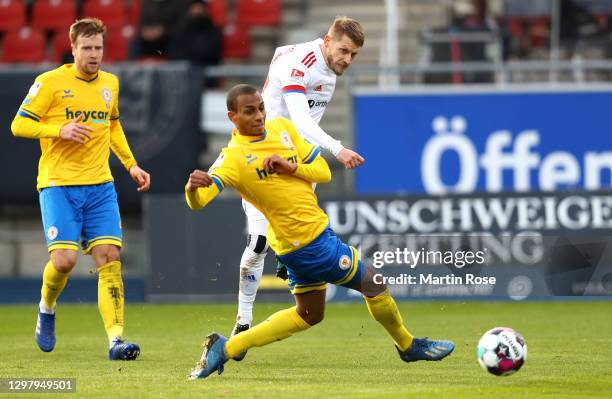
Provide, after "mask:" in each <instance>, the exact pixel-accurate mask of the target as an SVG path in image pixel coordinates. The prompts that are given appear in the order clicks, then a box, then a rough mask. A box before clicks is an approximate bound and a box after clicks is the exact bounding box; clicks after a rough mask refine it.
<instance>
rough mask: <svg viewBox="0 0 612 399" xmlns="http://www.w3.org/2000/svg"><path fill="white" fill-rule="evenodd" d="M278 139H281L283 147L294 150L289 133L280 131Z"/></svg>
mask: <svg viewBox="0 0 612 399" xmlns="http://www.w3.org/2000/svg"><path fill="white" fill-rule="evenodd" d="M280 139H281V143H283V145H284V146H285V147H287V148H289V149H290V150H295V146H294V145H293V141H292V140H291V137H290V136H289V133H287V132H282V133H281V134H280Z"/></svg>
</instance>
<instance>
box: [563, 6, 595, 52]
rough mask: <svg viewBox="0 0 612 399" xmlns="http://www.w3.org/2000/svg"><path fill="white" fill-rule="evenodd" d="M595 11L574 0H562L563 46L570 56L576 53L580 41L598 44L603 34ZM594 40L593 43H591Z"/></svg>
mask: <svg viewBox="0 0 612 399" xmlns="http://www.w3.org/2000/svg"><path fill="white" fill-rule="evenodd" d="M603 33H604V32H603V30H602V29H600V26H599V22H598V21H597V18H596V17H595V15H594V13H593V12H592V11H591V10H590V9H589V8H588V7H586V6H585V5H581V4H578V3H577V2H576V1H574V0H561V26H560V35H561V46H562V47H564V48H565V50H566V51H567V54H568V56H569V57H571V56H572V55H573V54H574V51H575V50H576V46H577V44H578V43H579V42H582V43H581V44H582V45H587V46H588V45H589V44H591V45H598V44H601V43H598V39H600V38H601V36H602V35H603ZM589 42H592V43H589Z"/></svg>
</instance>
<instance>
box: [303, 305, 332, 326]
mask: <svg viewBox="0 0 612 399" xmlns="http://www.w3.org/2000/svg"><path fill="white" fill-rule="evenodd" d="M297 312H298V314H299V315H300V317H301V318H302V319H303V320H304V321H305V322H306V323H308V325H309V326H311V327H312V326H314V325H315V324H319V323H320V322H322V321H323V319H324V318H325V310H324V309H320V310H319V309H308V308H300V307H298V308H297Z"/></svg>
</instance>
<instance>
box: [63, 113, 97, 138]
mask: <svg viewBox="0 0 612 399" xmlns="http://www.w3.org/2000/svg"><path fill="white" fill-rule="evenodd" d="M81 119H83V114H80V115H79V116H77V117H76V118H74V119H73V120H71V121H70V122H68V123H67V124H65V125H64V126H62V128H61V130H60V137H61V138H63V139H64V140H72V141H76V142H77V143H80V144H85V143H86V142H87V140H89V139H90V138H91V136H90V135H89V134H90V133H91V132H93V129H92V128H90V127H89V126H87V125H83V124H81V123H79V122H80V121H81Z"/></svg>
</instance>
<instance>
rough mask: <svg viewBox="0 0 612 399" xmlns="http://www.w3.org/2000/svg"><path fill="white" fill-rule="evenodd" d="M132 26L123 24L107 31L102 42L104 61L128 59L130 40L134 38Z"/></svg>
mask: <svg viewBox="0 0 612 399" xmlns="http://www.w3.org/2000/svg"><path fill="white" fill-rule="evenodd" d="M134 33H135V30H134V27H133V26H131V25H127V26H124V27H123V28H121V29H115V30H111V31H109V32H108V34H107V35H106V41H105V43H104V59H105V60H106V61H125V60H127V59H128V52H129V45H130V41H131V40H132V39H133V38H134Z"/></svg>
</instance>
